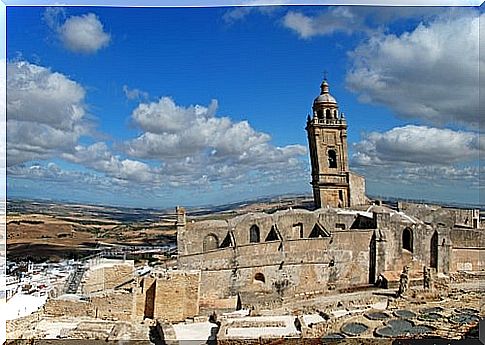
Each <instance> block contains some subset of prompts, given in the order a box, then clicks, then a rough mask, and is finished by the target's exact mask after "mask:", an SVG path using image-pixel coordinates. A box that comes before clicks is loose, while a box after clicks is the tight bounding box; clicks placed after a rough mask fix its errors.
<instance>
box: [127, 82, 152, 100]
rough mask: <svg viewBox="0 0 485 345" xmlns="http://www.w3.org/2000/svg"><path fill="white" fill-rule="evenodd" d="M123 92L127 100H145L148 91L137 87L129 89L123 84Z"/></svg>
mask: <svg viewBox="0 0 485 345" xmlns="http://www.w3.org/2000/svg"><path fill="white" fill-rule="evenodd" d="M123 92H124V94H125V96H126V98H128V99H129V100H146V99H148V96H149V95H148V92H145V91H141V90H139V89H130V88H129V87H128V86H127V85H123Z"/></svg>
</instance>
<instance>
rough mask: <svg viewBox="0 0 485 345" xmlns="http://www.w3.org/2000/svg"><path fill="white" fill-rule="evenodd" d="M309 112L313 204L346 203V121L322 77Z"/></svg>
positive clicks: (349, 203)
mask: <svg viewBox="0 0 485 345" xmlns="http://www.w3.org/2000/svg"><path fill="white" fill-rule="evenodd" d="M312 110H313V116H312V117H309V118H308V119H307V126H306V130H307V133H308V143H309V146H310V161H311V166H312V169H311V171H312V182H311V185H312V189H313V198H314V201H315V205H316V207H317V208H321V207H349V206H351V196H350V186H349V185H350V178H351V176H350V171H349V164H348V153H347V123H346V120H345V118H344V116H343V114H341V113H340V112H339V106H338V103H337V100H336V99H335V98H334V97H333V96H332V95H331V94H330V91H329V85H328V82H327V79H326V78H325V79H324V80H323V82H322V84H321V85H320V95H319V96H318V97H317V98H315V100H314V101H313V107H312Z"/></svg>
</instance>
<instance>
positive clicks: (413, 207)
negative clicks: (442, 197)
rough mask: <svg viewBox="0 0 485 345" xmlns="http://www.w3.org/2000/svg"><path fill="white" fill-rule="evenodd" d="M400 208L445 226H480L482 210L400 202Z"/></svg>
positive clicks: (428, 221)
mask: <svg viewBox="0 0 485 345" xmlns="http://www.w3.org/2000/svg"><path fill="white" fill-rule="evenodd" d="M398 209H399V210H401V211H404V212H406V213H407V214H409V215H412V216H415V217H418V218H419V219H421V220H422V221H423V222H425V223H427V224H435V225H440V226H444V227H449V228H451V227H454V226H461V227H468V228H474V229H478V228H480V221H479V218H480V210H478V209H460V208H451V207H441V206H439V205H429V204H415V203H408V202H401V201H400V202H398Z"/></svg>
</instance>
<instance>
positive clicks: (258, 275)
mask: <svg viewBox="0 0 485 345" xmlns="http://www.w3.org/2000/svg"><path fill="white" fill-rule="evenodd" d="M254 280H256V281H259V282H262V283H264V282H265V281H266V279H265V278H264V274H263V273H261V272H258V273H256V274H255V275H254Z"/></svg>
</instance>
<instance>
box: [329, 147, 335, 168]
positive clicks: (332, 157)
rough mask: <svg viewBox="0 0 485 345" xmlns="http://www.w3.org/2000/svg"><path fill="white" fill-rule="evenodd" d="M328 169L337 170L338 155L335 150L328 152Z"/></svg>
mask: <svg viewBox="0 0 485 345" xmlns="http://www.w3.org/2000/svg"><path fill="white" fill-rule="evenodd" d="M328 167H329V168H337V153H336V152H335V150H328Z"/></svg>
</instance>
